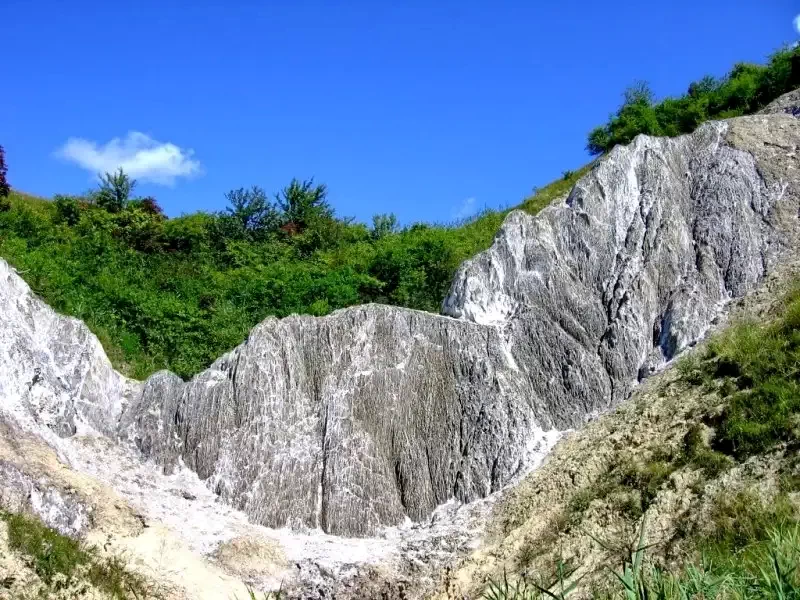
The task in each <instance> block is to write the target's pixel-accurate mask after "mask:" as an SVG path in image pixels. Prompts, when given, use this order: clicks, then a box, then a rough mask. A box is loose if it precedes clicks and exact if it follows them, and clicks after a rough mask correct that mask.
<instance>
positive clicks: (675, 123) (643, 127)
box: [586, 48, 800, 155]
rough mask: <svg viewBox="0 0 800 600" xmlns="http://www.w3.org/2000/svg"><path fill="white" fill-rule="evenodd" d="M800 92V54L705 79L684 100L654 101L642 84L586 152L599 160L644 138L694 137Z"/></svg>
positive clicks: (787, 52) (596, 132)
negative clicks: (701, 128)
mask: <svg viewBox="0 0 800 600" xmlns="http://www.w3.org/2000/svg"><path fill="white" fill-rule="evenodd" d="M798 86H800V48H786V49H783V50H780V51H778V52H776V53H775V54H773V55H772V56H771V57H770V59H769V62H768V63H767V64H766V65H755V64H748V63H739V64H737V65H735V66H734V67H733V69H732V70H731V71H730V73H728V75H727V76H725V77H723V78H721V79H717V78H714V77H710V76H708V77H704V78H703V79H701V80H699V81H696V82H694V83H692V84H691V85H690V86H689V89H688V91H687V92H686V94H685V95H683V96H681V97H678V98H666V99H664V100H662V101H661V102H656V101H655V96H654V94H653V92H652V90H651V89H650V88H649V86H648V85H647V84H646V83H644V82H640V83H637V84H636V85H634V86H633V87H631V88H629V89H628V90H626V92H625V94H624V101H623V103H622V106H620V108H619V109H618V110H617V112H616V113H615V114H613V115H612V116H611V117H610V118H609V120H608V122H607V123H606V124H605V125H602V126H600V127H597V128H595V129H593V130H592V131H591V132H590V133H589V137H588V141H587V145H586V149H587V150H588V151H589V153H590V154H593V155H597V154H602V153H604V152H608V151H609V150H611V148H613V147H614V146H616V145H618V144H627V143H629V142H631V141H632V140H633V138H634V137H636V136H637V135H639V134H640V133H644V134H647V135H657V136H675V135H679V134H682V133H690V132H692V131H694V130H695V128H697V126H698V125H700V124H701V123H703V122H704V121H707V120H709V119H726V118H730V117H736V116H739V115H744V114H750V113H753V112H756V111H758V110H759V109H761V108H763V107H764V106H766V105H767V104H769V103H770V102H772V100H774V99H775V98H777V97H778V96H781V95H782V94H784V93H786V92H788V91H791V90H793V89H795V88H797V87H798Z"/></svg>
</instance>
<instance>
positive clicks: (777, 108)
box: [760, 90, 800, 117]
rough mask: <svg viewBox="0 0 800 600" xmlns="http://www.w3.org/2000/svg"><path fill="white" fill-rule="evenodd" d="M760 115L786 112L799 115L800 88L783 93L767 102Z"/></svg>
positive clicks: (794, 115)
mask: <svg viewBox="0 0 800 600" xmlns="http://www.w3.org/2000/svg"><path fill="white" fill-rule="evenodd" d="M760 114H762V115H774V114H787V115H791V116H793V117H800V90H794V91H793V92H789V93H788V94H784V95H783V96H781V97H780V98H778V99H777V100H775V101H774V102H771V103H770V104H768V105H767V106H766V107H765V108H764V109H763V110H762V111H761V112H760Z"/></svg>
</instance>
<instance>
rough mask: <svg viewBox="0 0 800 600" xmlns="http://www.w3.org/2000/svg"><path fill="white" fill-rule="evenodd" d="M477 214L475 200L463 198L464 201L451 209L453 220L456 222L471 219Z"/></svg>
mask: <svg viewBox="0 0 800 600" xmlns="http://www.w3.org/2000/svg"><path fill="white" fill-rule="evenodd" d="M476 212H477V206H476V202H475V198H472V197H470V198H465V199H464V201H463V202H462V203H461V204H459V205H458V206H457V207H456V208H454V209H453V218H454V219H457V220H461V219H466V218H467V217H471V216H472V215H474V214H475V213H476Z"/></svg>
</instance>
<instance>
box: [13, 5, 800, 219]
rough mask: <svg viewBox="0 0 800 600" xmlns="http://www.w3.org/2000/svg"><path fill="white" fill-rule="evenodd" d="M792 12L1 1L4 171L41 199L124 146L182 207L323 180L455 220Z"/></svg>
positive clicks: (375, 200) (374, 204) (718, 68)
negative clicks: (640, 90)
mask: <svg viewBox="0 0 800 600" xmlns="http://www.w3.org/2000/svg"><path fill="white" fill-rule="evenodd" d="M798 13H800V2H790V1H788V0H770V1H766V0H750V1H736V0H691V1H689V0H672V1H671V2H658V3H650V2H641V0H620V1H617V2H589V1H583V0H581V1H578V0H575V1H572V2H548V3H542V2H523V1H519V2H510V1H503V0H499V1H494V2H488V1H484V2H470V1H467V0H461V1H455V0H453V1H451V0H439V1H435V2H430V1H421V0H409V1H407V2H380V1H375V0H372V1H361V0H358V1H356V0H350V1H340V2H330V1H329V2H322V1H316V2H311V1H306V0H297V1H289V0H285V1H282V2H267V1H262V2H256V1H255V0H252V1H248V2H242V1H238V2H237V1H236V0H231V1H229V2H222V1H221V0H220V1H216V2H211V1H206V0H196V1H194V2H183V1H169V2H155V1H153V0H141V1H140V2H136V3H133V2H131V3H124V4H121V3H116V2H108V1H103V2H81V1H79V0H78V1H75V2H70V3H67V4H64V3H62V2H56V1H54V0H52V1H49V0H40V1H39V2H30V1H29V0H4V1H3V8H2V20H3V47H4V52H3V56H4V58H3V93H2V94H1V95H0V115H2V118H0V144H2V145H3V146H5V149H6V155H7V157H6V158H7V163H8V166H9V181H10V183H11V184H12V186H14V187H16V188H18V189H20V190H24V191H27V192H30V193H35V194H41V195H52V194H54V193H58V192H61V193H80V192H82V191H85V190H86V189H88V188H89V187H91V185H92V174H91V173H90V171H89V170H86V168H88V169H90V170H91V169H97V168H98V167H100V166H105V165H110V164H112V163H114V164H116V163H119V162H121V161H122V162H123V164H126V166H128V167H129V168H130V169H129V170H132V171H133V172H134V174H135V175H137V176H138V177H139V178H140V180H141V181H142V184H141V186H140V189H139V191H140V193H142V194H145V193H146V194H152V195H154V196H156V197H157V198H158V200H159V201H160V203H161V204H162V205H163V206H164V208H165V209H166V211H167V213H168V214H170V215H173V216H174V215H179V214H181V213H183V212H192V211H194V210H219V209H221V208H222V207H223V206H224V204H225V201H224V198H223V194H224V192H225V191H227V190H229V189H231V188H235V187H241V186H250V185H253V184H257V185H260V186H262V187H264V188H265V189H266V190H268V191H270V192H273V191H277V190H278V189H280V188H281V187H282V186H283V185H285V184H286V183H287V182H288V181H289V180H290V179H291V178H292V177H299V178H308V177H311V176H314V177H315V178H316V180H317V181H319V182H324V183H327V184H328V186H329V189H330V199H331V201H332V203H333V205H334V206H335V208H336V210H337V213H338V214H340V215H348V216H355V217H356V218H358V219H360V220H364V221H368V220H369V219H370V217H371V215H373V214H375V213H382V212H394V213H396V214H397V215H398V217H399V219H400V221H401V222H402V223H409V222H412V221H418V220H426V221H448V220H450V219H452V218H453V217H455V216H463V215H464V214H466V213H468V212H470V211H473V210H477V209H479V208H482V207H484V206H489V207H498V206H504V205H509V204H514V203H516V202H518V201H519V200H520V199H521V198H522V197H524V196H525V195H526V194H527V193H528V192H529V191H530V190H531V188H532V187H533V186H535V185H542V184H544V183H546V182H548V181H549V180H551V179H553V178H555V177H558V176H559V175H560V173H561V172H562V171H564V170H565V169H572V168H576V167H579V166H580V165H581V164H583V163H585V162H586V160H587V155H586V153H585V151H584V145H585V139H586V134H587V132H588V131H589V130H590V129H591V128H592V127H594V126H596V125H598V124H600V123H602V122H604V121H605V120H606V118H607V117H608V114H609V113H610V112H611V111H613V110H614V109H615V108H616V107H617V105H618V104H619V102H620V99H621V94H622V91H623V90H624V88H625V87H626V86H628V85H630V84H631V83H632V82H634V81H635V80H637V79H646V80H648V81H649V82H650V83H651V85H652V87H653V89H654V90H655V92H656V94H657V95H659V96H663V95H669V94H680V93H683V92H684V91H685V89H686V87H687V86H688V84H689V82H691V81H692V80H694V79H698V78H699V77H701V76H703V75H705V74H713V75H722V74H724V73H725V72H726V71H727V70H728V69H729V68H730V66H731V65H732V64H733V63H734V62H737V61H762V60H763V59H764V58H765V57H766V55H768V54H769V53H770V52H772V51H773V50H775V49H776V48H777V47H779V46H780V45H781V44H782V43H784V42H793V41H795V40H796V39H797V38H798V33H797V31H796V30H795V29H794V26H793V19H794V17H795V15H796V14H798ZM129 132H138V133H134V134H133V135H129ZM115 139H116V140H117V141H116V142H112V140H115ZM109 143H111V144H110V145H109ZM137 151H138V154H136V152H137ZM132 157H133V158H132ZM78 163H81V164H83V165H84V167H85V168H81V166H79V164H78Z"/></svg>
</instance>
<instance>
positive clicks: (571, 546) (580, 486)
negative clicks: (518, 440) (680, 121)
mask: <svg viewBox="0 0 800 600" xmlns="http://www.w3.org/2000/svg"><path fill="white" fill-rule="evenodd" d="M798 277H800V263H798V261H797V256H796V255H795V256H793V257H792V258H791V259H790V260H789V262H787V263H786V264H784V265H782V267H781V268H780V269H778V270H777V271H776V272H775V273H773V275H772V276H770V277H769V278H768V280H767V281H766V283H765V285H764V286H763V287H762V288H761V289H759V290H758V291H757V292H756V293H754V294H753V295H751V296H748V297H747V298H745V299H743V300H741V301H738V302H736V303H734V305H733V306H732V307H731V309H730V312H729V313H728V314H727V315H726V317H725V318H723V319H721V321H720V322H719V323H718V324H717V325H716V326H715V328H714V334H713V335H712V336H711V338H710V339H709V340H708V341H707V342H705V343H703V344H701V345H699V346H698V347H697V348H695V349H693V350H691V351H690V352H689V353H688V355H686V356H685V357H683V358H681V359H680V360H678V361H677V362H676V364H674V365H672V366H671V367H670V368H668V369H667V370H665V371H664V372H663V373H660V374H658V375H656V376H654V377H652V378H650V379H649V380H647V381H646V382H645V383H644V384H643V385H642V386H641V388H640V389H638V390H637V391H636V392H635V393H634V394H633V396H632V397H631V399H630V400H629V401H627V402H625V403H624V404H623V405H621V406H620V407H619V408H618V409H616V410H615V411H613V412H611V413H608V414H606V415H604V416H602V417H601V418H599V419H597V420H596V421H595V422H593V423H591V424H589V425H588V426H587V427H585V428H584V429H582V430H580V431H577V432H575V433H572V434H569V435H568V436H566V438H565V439H564V440H562V442H561V443H559V444H558V445H557V446H556V448H555V449H554V451H553V452H552V453H551V455H550V456H549V457H548V458H547V460H546V461H545V463H544V464H543V465H542V467H540V468H539V469H538V470H537V471H535V472H534V473H533V474H532V475H530V476H529V477H528V478H527V479H526V480H525V481H523V482H521V483H520V484H519V485H518V486H517V487H515V488H514V489H513V490H510V491H509V493H508V494H507V495H506V496H505V497H504V498H503V499H502V500H501V501H500V502H499V503H498V504H497V506H496V508H495V510H494V514H493V517H492V519H491V520H490V524H489V525H488V527H487V537H486V542H485V544H484V546H483V547H482V548H481V549H480V550H478V551H477V552H474V553H473V554H472V555H471V556H469V557H468V558H466V559H464V560H463V561H462V562H461V564H460V565H459V566H458V567H456V568H454V569H453V571H452V573H451V574H448V575H447V576H446V577H445V580H444V581H443V583H442V586H441V589H440V593H439V595H438V596H436V597H439V598H448V599H450V598H452V599H456V598H457V599H461V598H464V597H469V598H477V597H483V598H487V599H490V600H510V599H518V600H522V599H525V600H527V599H532V598H544V597H545V595H543V594H542V593H541V592H540V591H539V590H537V588H536V585H545V587H550V586H554V587H553V588H551V589H559V586H560V585H562V583H563V585H564V587H565V588H566V589H570V590H573V593H571V594H570V595H571V597H576V598H578V597H587V596H588V597H594V598H605V597H609V596H610V597H614V598H616V597H625V596H627V597H628V598H631V597H632V598H637V599H643V598H646V597H653V596H651V595H655V597H658V598H664V599H665V600H666V599H671V598H685V597H687V596H688V597H695V594H700V595H702V596H703V597H706V598H719V597H725V598H727V597H754V598H780V597H784V598H789V597H795V596H794V594H797V593H798V592H800V568H798V565H800V544H798V542H800V537H798V536H800V456H799V455H798V452H797V451H798V448H800V430H798V427H797V423H798V419H799V418H800V395H799V394H798V385H800V378H799V377H800V371H798V365H799V364H800V363H798V348H800V346H798V344H799V343H800V336H799V335H798V331H800V330H799V329H798V315H800V295H798V289H800V288H798V282H800V279H798ZM637 557H638V558H637ZM614 573H618V574H619V575H620V576H622V577H623V579H624V581H623V580H620V579H618V578H617V577H616V576H615V575H614ZM562 579H563V582H562V581H561V580H562ZM545 582H546V583H545ZM626 585H631V588H630V594H633V595H632V596H631V595H627V593H626V589H628V588H626ZM776 586H784V588H783V589H784V592H783V593H784V594H785V595H778V594H777V592H776V591H775V589H776ZM523 590H527V591H525V592H523ZM483 594H485V595H483ZM648 594H650V595H648Z"/></svg>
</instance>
